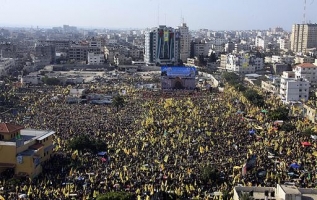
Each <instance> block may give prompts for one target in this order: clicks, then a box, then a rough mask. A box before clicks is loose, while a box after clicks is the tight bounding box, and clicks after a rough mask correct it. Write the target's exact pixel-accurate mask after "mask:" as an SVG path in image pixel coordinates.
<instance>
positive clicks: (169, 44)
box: [144, 26, 180, 65]
mask: <svg viewBox="0 0 317 200" xmlns="http://www.w3.org/2000/svg"><path fill="white" fill-rule="evenodd" d="M179 39H180V34H179V31H178V30H177V29H174V28H171V27H166V26H159V27H158V28H153V29H151V30H149V31H146V32H145V45H144V46H145V48H144V62H145V63H147V64H156V65H175V64H177V63H178V60H179Z"/></svg>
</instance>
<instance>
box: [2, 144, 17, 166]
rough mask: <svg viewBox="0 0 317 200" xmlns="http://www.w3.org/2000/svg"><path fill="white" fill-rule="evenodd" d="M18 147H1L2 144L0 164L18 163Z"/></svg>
mask: <svg viewBox="0 0 317 200" xmlns="http://www.w3.org/2000/svg"><path fill="white" fill-rule="evenodd" d="M16 154H17V153H16V146H15V145H1V143H0V162H1V163H10V164H15V163H16Z"/></svg>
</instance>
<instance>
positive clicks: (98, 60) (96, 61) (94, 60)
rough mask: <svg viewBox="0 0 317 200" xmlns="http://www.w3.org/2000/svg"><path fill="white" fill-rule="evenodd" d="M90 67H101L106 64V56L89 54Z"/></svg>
mask: <svg viewBox="0 0 317 200" xmlns="http://www.w3.org/2000/svg"><path fill="white" fill-rule="evenodd" d="M87 60H88V63H87V64H88V65H101V64H104V63H105V55H104V54H95V53H88V58H87Z"/></svg>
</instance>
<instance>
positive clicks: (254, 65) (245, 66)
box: [220, 54, 264, 74]
mask: <svg viewBox="0 0 317 200" xmlns="http://www.w3.org/2000/svg"><path fill="white" fill-rule="evenodd" d="M221 59H226V67H225V68H226V69H227V70H229V71H233V72H238V73H242V74H248V73H254V72H256V71H258V70H262V69H263V66H264V64H263V59H262V58H258V57H256V56H254V55H249V54H228V55H227V56H226V57H225V56H221ZM220 63H221V64H222V65H223V64H224V61H223V60H221V61H220Z"/></svg>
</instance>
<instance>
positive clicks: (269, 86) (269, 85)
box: [261, 77, 281, 94]
mask: <svg viewBox="0 0 317 200" xmlns="http://www.w3.org/2000/svg"><path fill="white" fill-rule="evenodd" d="M280 85H281V78H280V77H270V80H268V81H262V82H261V88H262V89H264V90H265V91H267V92H270V93H273V94H279V93H280Z"/></svg>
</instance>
